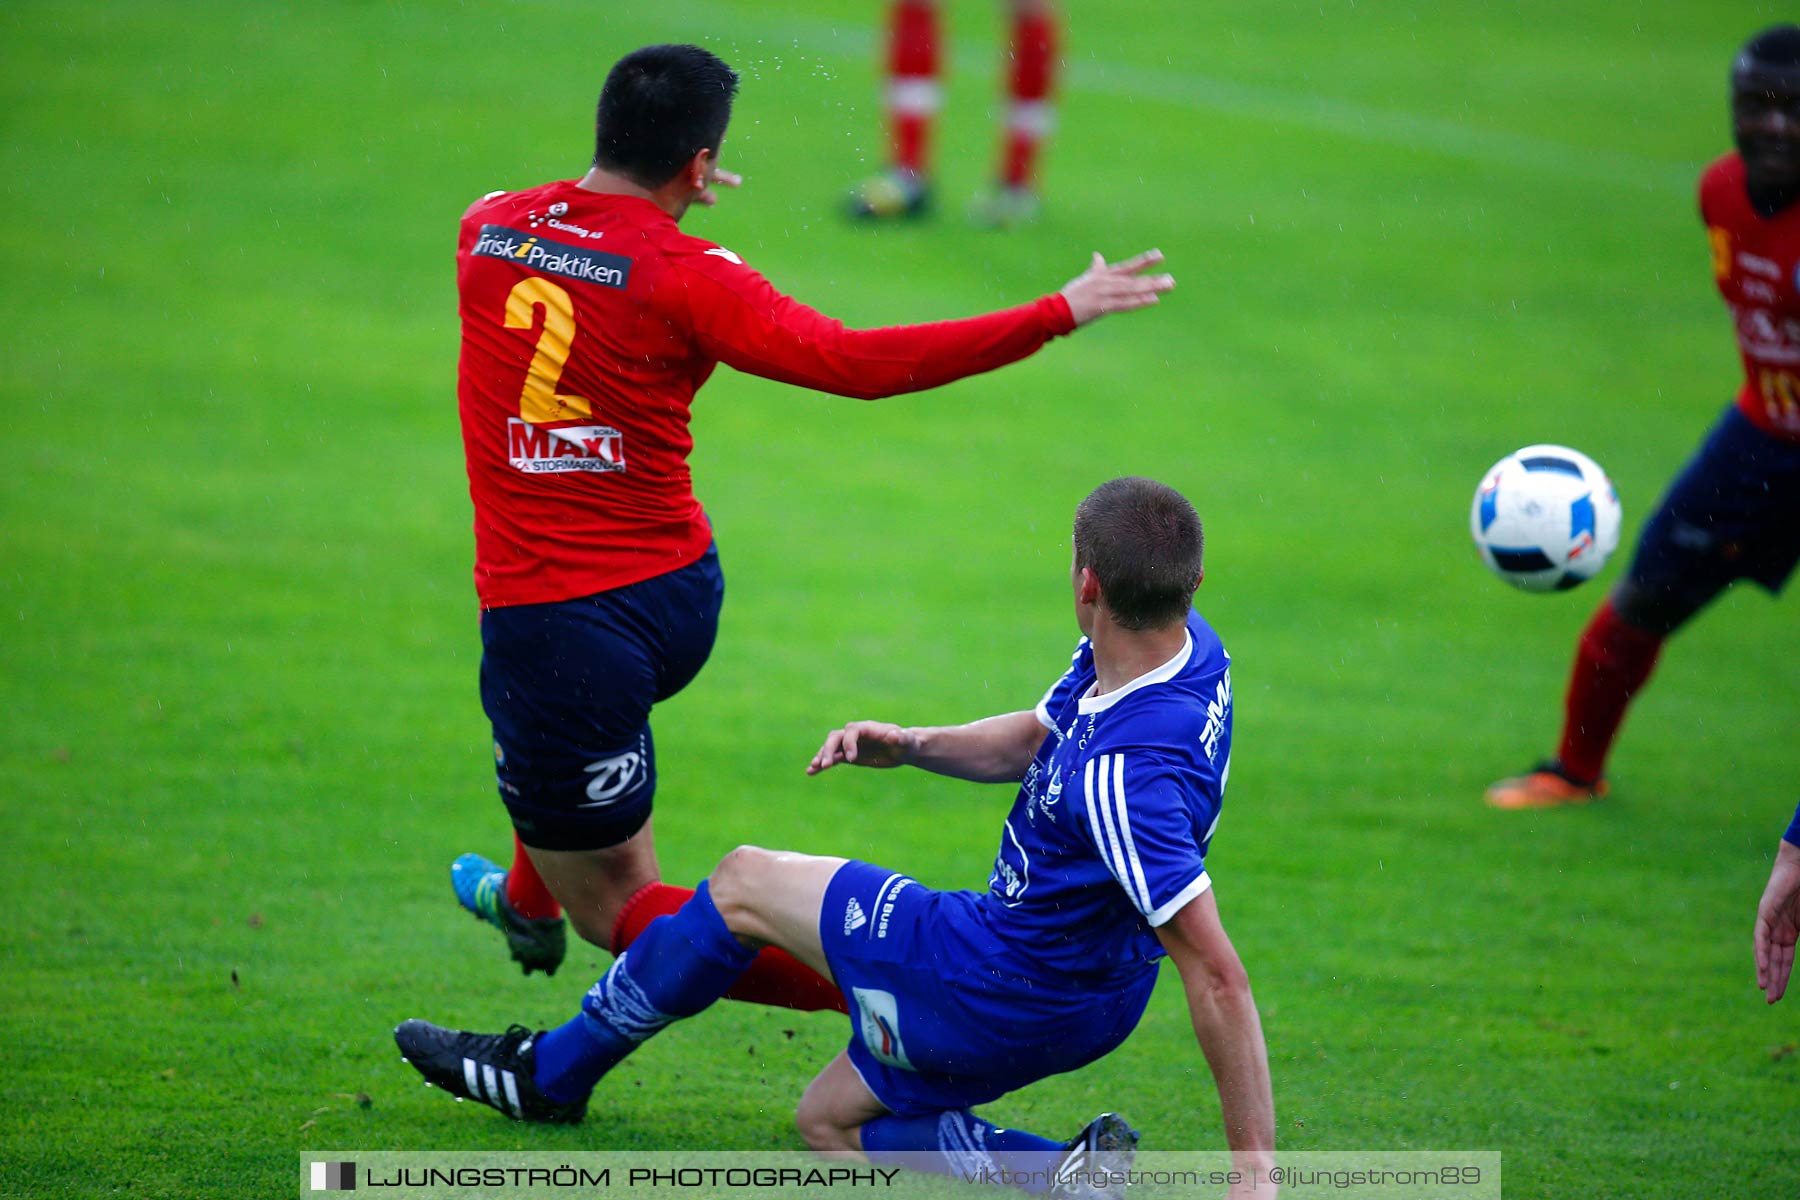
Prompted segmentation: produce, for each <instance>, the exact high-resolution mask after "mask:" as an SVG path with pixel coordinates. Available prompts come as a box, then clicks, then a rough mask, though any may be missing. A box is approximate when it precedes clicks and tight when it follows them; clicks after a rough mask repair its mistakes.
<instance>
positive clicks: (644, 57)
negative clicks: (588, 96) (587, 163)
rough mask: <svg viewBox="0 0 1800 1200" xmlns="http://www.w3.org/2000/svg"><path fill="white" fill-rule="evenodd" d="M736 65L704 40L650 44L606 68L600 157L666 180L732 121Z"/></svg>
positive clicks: (643, 180) (637, 178) (607, 165)
mask: <svg viewBox="0 0 1800 1200" xmlns="http://www.w3.org/2000/svg"><path fill="white" fill-rule="evenodd" d="M737 87H738V77H737V72H736V71H733V70H732V69H731V68H730V67H728V66H726V65H725V64H724V63H723V62H721V61H720V60H719V58H718V56H717V55H715V54H713V53H711V52H710V51H707V50H702V49H701V48H700V47H698V46H645V47H644V48H643V49H642V50H633V51H632V52H631V53H630V54H627V55H626V56H625V57H624V58H621V59H620V60H619V61H618V62H617V63H615V64H613V69H612V71H611V72H609V73H608V74H607V76H606V85H605V86H604V87H602V88H601V89H600V104H599V106H598V107H597V108H596V109H595V111H594V165H595V166H596V167H600V168H602V169H603V170H607V171H612V172H615V173H617V174H620V175H623V176H625V177H626V178H627V179H629V180H631V181H632V182H633V183H636V184H638V185H639V186H641V187H647V188H659V187H661V186H662V185H663V184H665V183H667V182H669V180H671V179H673V178H675V175H676V173H677V172H679V171H680V170H681V168H682V167H683V166H685V165H686V164H687V162H688V160H689V159H691V158H693V157H694V155H695V154H697V153H698V152H699V151H701V150H709V149H710V150H717V149H718V148H719V143H720V142H721V141H723V140H724V138H725V126H726V125H728V124H730V123H731V101H732V98H733V97H734V96H736V95H737Z"/></svg>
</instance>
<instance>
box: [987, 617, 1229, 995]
mask: <svg viewBox="0 0 1800 1200" xmlns="http://www.w3.org/2000/svg"><path fill="white" fill-rule="evenodd" d="M1095 679H1096V676H1095V671H1094V652H1093V648H1092V646H1090V645H1089V643H1088V641H1087V639H1086V638H1083V639H1082V640H1081V643H1080V644H1079V645H1078V646H1077V647H1076V648H1075V654H1074V657H1073V659H1072V661H1071V662H1070V665H1069V669H1068V671H1067V672H1065V673H1064V674H1063V676H1062V678H1061V679H1059V680H1057V681H1056V683H1055V684H1054V685H1053V686H1052V687H1051V688H1050V690H1049V691H1048V692H1047V693H1045V695H1044V698H1043V700H1042V701H1040V702H1039V704H1038V707H1037V715H1038V720H1039V721H1040V722H1042V724H1043V725H1044V728H1045V729H1046V730H1047V731H1048V735H1047V736H1046V737H1045V738H1044V744H1043V745H1042V746H1040V747H1039V748H1038V752H1037V755H1036V756H1035V757H1034V758H1033V759H1032V762H1031V766H1030V768H1029V769H1028V770H1027V772H1026V774H1025V779H1024V781H1023V783H1022V784H1021V785H1020V788H1019V794H1018V798H1017V799H1016V800H1014V802H1013V807H1012V811H1011V813H1009V814H1008V816H1007V818H1006V827H1005V829H1004V830H1002V832H1001V836H1000V853H999V855H998V856H997V857H996V859H995V861H994V873H993V876H992V878H991V879H990V880H989V882H988V891H987V893H986V894H985V895H983V896H982V897H981V903H980V912H981V915H982V918H983V920H984V923H985V924H986V925H987V926H988V927H989V928H990V929H991V930H992V931H993V933H994V934H996V935H997V936H998V937H999V938H1001V939H1002V940H1003V941H1005V942H1007V943H1009V944H1011V945H1012V946H1014V947H1016V948H1017V949H1018V950H1020V951H1021V952H1022V953H1024V954H1025V955H1026V956H1028V957H1029V958H1030V959H1031V960H1033V961H1034V962H1035V963H1037V964H1038V965H1041V966H1043V967H1046V968H1049V969H1050V970H1052V971H1055V972H1058V973H1061V972H1067V973H1069V974H1075V975H1093V974H1110V973H1113V972H1116V971H1118V970H1120V969H1122V968H1128V967H1131V966H1134V965H1139V964H1143V963H1146V962H1153V961H1155V960H1156V959H1158V958H1160V957H1162V955H1163V949H1162V944H1161V943H1160V942H1159V941H1158V940H1157V938H1156V935H1155V934H1154V933H1153V932H1151V931H1152V930H1153V929H1154V928H1155V927H1156V926H1158V925H1161V924H1163V923H1164V922H1166V921H1167V920H1169V919H1170V918H1171V917H1173V916H1174V915H1175V914H1176V913H1177V912H1179V911H1180V910H1181V908H1182V906H1183V905H1185V904H1187V903H1188V902H1189V901H1190V900H1192V899H1193V898H1194V897H1196V896H1198V895H1200V894H1201V893H1202V892H1204V891H1205V890H1206V889H1207V888H1208V887H1210V886H1211V885H1212V881H1211V879H1210V877H1209V876H1208V875H1207V873H1206V851H1207V847H1208V846H1209V845H1210V843H1211V842H1212V835H1213V829H1214V828H1215V827H1216V826H1217V825H1218V821H1219V810H1220V805H1221V803H1222V802H1223V799H1224V794H1225V782H1226V780H1227V778H1228V777H1229V776H1230V774H1231V659H1230V656H1229V655H1227V654H1226V653H1225V647H1224V646H1223V645H1221V644H1220V642H1219V638H1218V635H1217V634H1215V633H1214V632H1213V630H1212V627H1211V626H1210V625H1208V624H1207V623H1206V621H1205V620H1204V619H1203V618H1202V617H1201V616H1200V614H1199V613H1197V612H1190V613H1189V614H1188V619H1187V639H1186V644H1185V645H1184V646H1183V648H1182V650H1181V651H1180V652H1179V653H1178V654H1176V655H1175V657H1173V658H1171V659H1170V660H1169V661H1168V662H1166V663H1164V664H1163V665H1162V666H1160V667H1158V668H1156V669H1155V670H1153V671H1150V672H1149V673H1148V674H1145V675H1141V676H1139V677H1138V678H1137V679H1135V680H1133V681H1132V682H1131V683H1129V684H1127V685H1126V686H1124V687H1122V688H1119V689H1118V690H1116V691H1114V692H1111V693H1109V694H1107V695H1104V696H1091V695H1090V694H1089V693H1091V692H1092V691H1093V689H1094V685H1095Z"/></svg>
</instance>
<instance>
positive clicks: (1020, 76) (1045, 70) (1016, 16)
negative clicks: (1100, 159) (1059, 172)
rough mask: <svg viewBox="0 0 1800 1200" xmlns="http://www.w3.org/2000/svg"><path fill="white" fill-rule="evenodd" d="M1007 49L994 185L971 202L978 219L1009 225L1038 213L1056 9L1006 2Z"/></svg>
mask: <svg viewBox="0 0 1800 1200" xmlns="http://www.w3.org/2000/svg"><path fill="white" fill-rule="evenodd" d="M1009 9H1010V17H1011V21H1012V49H1011V53H1010V55H1009V59H1010V61H1009V63H1007V64H1003V67H1005V69H1006V81H1007V101H1006V124H1005V127H1004V131H1003V134H1002V139H1001V154H1000V170H999V179H998V182H997V186H996V187H995V189H994V191H993V192H992V193H990V194H989V195H986V196H984V197H981V198H979V199H978V200H977V201H976V205H975V209H974V215H975V219H976V220H977V221H981V222H983V223H985V224H990V225H999V226H1004V225H1012V224H1016V223H1018V222H1020V221H1028V220H1030V219H1031V218H1032V217H1033V216H1035V215H1036V213H1037V206H1038V191H1037V163H1038V153H1039V151H1040V149H1041V148H1042V146H1043V142H1044V139H1045V138H1046V137H1047V136H1049V133H1050V127H1051V119H1052V110H1051V93H1052V90H1053V88H1054V86H1055V76H1056V66H1057V54H1056V52H1057V45H1056V43H1057V36H1056V35H1057V25H1056V9H1055V7H1054V5H1053V4H1052V3H1051V2H1050V0H1010V4H1009Z"/></svg>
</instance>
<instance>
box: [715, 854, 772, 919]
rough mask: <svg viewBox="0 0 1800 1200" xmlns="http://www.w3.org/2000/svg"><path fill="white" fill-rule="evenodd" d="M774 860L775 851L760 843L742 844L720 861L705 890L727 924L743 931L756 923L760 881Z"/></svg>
mask: <svg viewBox="0 0 1800 1200" xmlns="http://www.w3.org/2000/svg"><path fill="white" fill-rule="evenodd" d="M774 859H775V854H774V853H773V852H772V851H769V850H764V849H763V848H762V847H761V846H739V847H738V848H737V849H735V850H733V851H732V852H731V853H730V854H727V855H726V856H725V857H724V858H722V859H720V860H719V865H718V866H717V867H714V868H713V873H712V874H711V875H709V876H707V877H706V890H707V892H708V893H709V894H711V896H712V902H713V906H714V907H715V908H717V909H718V910H719V915H720V916H721V917H723V918H725V927H726V928H727V929H729V930H731V931H732V932H733V933H743V932H745V931H746V929H747V928H748V927H749V926H750V925H751V924H752V923H753V922H754V919H755V908H756V899H757V894H758V892H759V891H760V881H761V880H762V879H764V878H765V877H766V876H767V872H768V867H769V864H770V863H771V862H773V861H774Z"/></svg>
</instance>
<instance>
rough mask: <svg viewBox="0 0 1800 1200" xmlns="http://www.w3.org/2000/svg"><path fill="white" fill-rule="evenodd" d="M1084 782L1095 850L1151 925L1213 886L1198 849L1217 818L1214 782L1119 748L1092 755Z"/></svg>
mask: <svg viewBox="0 0 1800 1200" xmlns="http://www.w3.org/2000/svg"><path fill="white" fill-rule="evenodd" d="M1082 784H1083V787H1082V790H1083V792H1084V793H1085V794H1086V798H1087V813H1086V814H1085V815H1086V818H1087V823H1088V832H1089V834H1090V836H1091V837H1092V838H1093V841H1094V847H1095V849H1096V850H1097V851H1098V852H1099V855H1100V858H1101V861H1103V862H1104V863H1106V866H1107V869H1108V870H1109V871H1111V872H1112V875H1113V878H1114V879H1116V880H1118V881H1119V886H1120V887H1121V888H1123V889H1124V890H1125V894H1126V896H1128V897H1130V899H1131V903H1132V905H1133V906H1134V907H1135V908H1136V909H1137V910H1138V911H1139V912H1140V913H1142V914H1143V915H1144V919H1145V920H1146V921H1148V922H1149V923H1150V925H1151V926H1152V927H1153V928H1154V927H1156V926H1159V925H1162V924H1164V923H1165V922H1167V921H1168V920H1169V919H1170V918H1171V917H1173V916H1174V915H1175V914H1176V913H1178V912H1180V911H1181V909H1182V908H1183V907H1184V906H1185V905H1186V904H1187V903H1188V901H1190V900H1192V899H1194V897H1196V896H1198V895H1200V893H1202V892H1204V891H1206V889H1207V888H1209V887H1211V886H1212V879H1211V878H1210V877H1209V876H1208V875H1207V873H1206V858H1205V853H1204V851H1203V850H1202V847H1203V846H1204V845H1205V843H1206V842H1207V840H1208V839H1209V838H1210V837H1211V836H1212V827H1213V825H1214V823H1215V822H1217V820H1218V816H1219V801H1220V797H1219V789H1218V784H1217V781H1216V780H1211V779H1207V778H1205V777H1203V776H1202V775H1201V774H1200V773H1198V772H1196V771H1194V770H1192V769H1183V768H1180V767H1177V766H1174V765H1171V764H1169V763H1167V762H1165V761H1161V760H1159V759H1158V758H1157V757H1154V756H1152V755H1150V754H1148V753H1144V752H1139V753H1135V754H1134V753H1131V752H1129V751H1120V752H1118V753H1115V754H1100V755H1096V756H1095V757H1093V758H1090V759H1089V760H1088V762H1087V766H1086V767H1085V768H1084V771H1083V778H1082Z"/></svg>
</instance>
